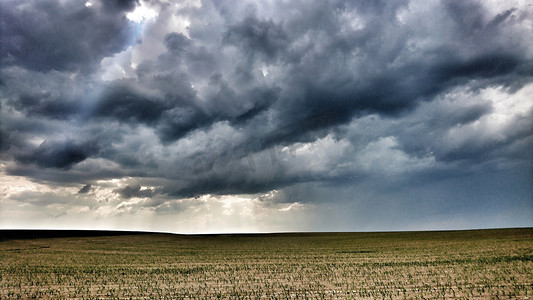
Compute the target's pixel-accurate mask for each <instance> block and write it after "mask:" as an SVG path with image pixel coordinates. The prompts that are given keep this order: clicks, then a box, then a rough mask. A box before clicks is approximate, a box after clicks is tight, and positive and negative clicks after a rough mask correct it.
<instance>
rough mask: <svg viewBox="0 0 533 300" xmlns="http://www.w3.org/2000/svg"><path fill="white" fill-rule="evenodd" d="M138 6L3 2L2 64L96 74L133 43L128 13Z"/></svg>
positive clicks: (111, 2) (119, 3) (127, 3)
mask: <svg viewBox="0 0 533 300" xmlns="http://www.w3.org/2000/svg"><path fill="white" fill-rule="evenodd" d="M136 2H137V1H101V2H100V1H98V2H97V3H95V5H93V6H91V7H86V6H85V5H84V2H83V1H53V0H50V1H49V0H47V1H24V2H20V1H3V3H2V4H0V5H1V10H2V13H1V15H2V18H1V21H0V22H1V23H0V28H1V30H2V32H1V33H2V34H1V35H2V47H0V49H1V50H0V55H1V57H2V59H1V64H2V66H13V65H18V66H22V67H24V68H28V69H31V70H36V71H45V72H46V71H50V70H66V71H88V70H90V69H94V67H95V64H98V63H99V62H100V60H101V59H102V58H104V57H106V56H109V55H112V54H113V53H116V52H118V51H121V50H122V49H124V47H125V45H127V44H129V43H131V42H132V41H131V40H130V37H131V33H132V32H133V30H134V27H133V26H132V25H131V23H130V22H129V21H128V20H127V19H126V17H125V12H127V11H128V10H131V9H132V8H133V7H134V6H135V3H136ZM101 29H103V30H101Z"/></svg>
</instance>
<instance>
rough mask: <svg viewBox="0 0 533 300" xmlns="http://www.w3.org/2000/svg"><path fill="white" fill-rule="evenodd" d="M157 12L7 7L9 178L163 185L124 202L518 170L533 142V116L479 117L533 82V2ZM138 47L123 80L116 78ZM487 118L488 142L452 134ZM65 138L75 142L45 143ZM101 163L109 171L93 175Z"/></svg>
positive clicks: (112, 5) (52, 4)
mask: <svg viewBox="0 0 533 300" xmlns="http://www.w3.org/2000/svg"><path fill="white" fill-rule="evenodd" d="M150 3H151V5H153V7H156V8H157V7H158V8H162V9H161V10H160V11H159V16H158V17H156V18H155V19H154V20H152V21H150V22H147V23H146V24H142V25H141V24H139V25H134V24H133V22H131V21H129V20H128V19H127V18H126V13H127V12H129V11H132V10H133V9H134V8H135V6H136V5H141V2H136V1H102V2H95V3H94V5H93V6H91V7H85V6H84V3H83V1H82V2H65V3H63V2H59V1H40V2H39V1H33V2H32V1H30V2H28V3H27V4H25V5H23V4H20V3H18V2H7V3H5V4H3V5H2V6H3V7H2V8H3V11H4V12H3V13H2V37H1V39H2V52H1V53H2V64H1V67H2V69H1V71H2V79H1V80H2V81H1V83H0V84H1V88H2V91H1V92H2V93H1V96H2V98H1V101H2V102H1V104H2V106H1V109H2V115H3V116H5V117H4V120H0V121H2V123H0V125H1V126H2V128H0V130H1V133H2V134H1V135H0V138H1V139H2V140H1V141H2V143H4V145H0V149H1V150H2V151H3V155H4V156H3V157H6V158H7V159H14V160H16V162H18V164H17V165H16V166H10V168H9V173H10V174H17V175H25V176H33V177H34V178H38V179H41V180H48V181H56V182H58V183H64V182H76V183H77V184H85V183H86V182H92V181H91V180H97V179H98V178H99V176H100V178H102V179H110V178H122V177H126V176H131V177H141V178H145V179H146V178H152V179H153V178H156V179H157V180H159V181H161V184H158V183H157V182H150V183H149V184H145V182H142V180H141V179H135V180H139V181H135V183H129V185H128V186H126V187H123V188H120V189H116V190H115V191H114V192H115V193H116V194H118V195H120V197H122V198H124V199H129V198H133V197H137V198H151V197H155V196H156V195H161V194H165V195H167V196H168V195H169V196H173V197H189V196H196V195H199V194H205V193H211V194H239V193H250V194H253V193H259V192H264V191H269V190H273V189H278V188H290V187H291V186H294V185H299V184H302V185H304V184H305V183H320V182H329V183H331V184H339V185H341V184H348V183H350V182H363V181H364V180H365V179H368V180H370V179H373V180H376V182H378V181H380V176H381V177H387V178H388V179H390V178H392V177H395V176H398V177H401V176H404V177H405V178H406V179H405V180H403V181H402V180H396V181H395V180H392V179H390V180H391V182H392V183H391V184H398V182H400V181H402V182H403V183H405V184H414V182H415V181H416V180H418V179H419V178H422V177H426V178H430V179H431V178H433V179H440V178H444V177H446V176H448V177H453V176H455V175H458V174H462V173H464V172H465V170H476V168H481V167H480V166H484V165H485V164H490V163H492V162H495V161H497V162H502V161H505V162H506V163H507V160H514V159H515V158H514V157H515V156H512V155H515V154H516V153H520V152H524V151H526V152H527V151H528V150H527V149H528V147H529V146H531V143H532V142H531V135H532V132H533V128H532V125H531V122H530V121H528V119H530V117H531V116H532V112H530V111H527V112H523V114H522V115H519V114H513V115H510V116H509V118H511V119H512V121H510V124H511V125H508V128H507V127H506V128H501V130H499V131H497V132H496V133H494V132H489V131H488V130H482V129H483V126H486V127H487V128H488V127H490V126H488V125H486V124H485V123H483V122H478V121H480V120H483V119H484V118H485V117H486V116H487V115H490V114H492V113H494V112H495V110H496V109H497V108H495V107H494V106H493V105H492V104H491V103H490V101H488V100H486V99H484V98H483V97H485V96H483V97H482V96H480V95H482V91H483V90H485V89H488V88H493V87H496V88H499V89H501V90H502V91H503V93H505V95H507V96H512V95H513V94H514V93H516V92H517V91H519V90H520V89H521V88H522V87H524V86H525V85H527V84H530V83H531V82H532V81H533V71H532V70H533V68H532V66H533V61H532V60H531V44H530V43H529V42H528V41H527V39H526V38H525V37H527V36H529V34H530V33H531V29H530V28H529V27H527V25H524V24H526V23H524V22H526V20H528V19H531V15H530V14H531V13H530V11H528V10H526V9H523V8H505V9H504V10H501V11H496V12H494V11H491V10H490V9H488V7H486V6H485V5H486V4H485V3H483V2H482V1H442V2H431V3H426V2H423V1H356V2H351V1H320V2H311V3H309V2H302V1H290V2H282V1H279V2H277V1H275V2H272V3H270V4H265V3H257V4H253V3H252V4H249V5H247V4H243V3H241V2H219V1H204V2H202V5H201V7H185V8H180V9H176V8H174V7H173V5H171V4H165V3H157V2H153V3H152V2H150ZM150 3H148V2H147V3H144V5H146V6H150ZM428 11H429V12H430V13H428ZM169 15H170V16H172V17H175V20H174V19H172V21H168V19H171V17H170V16H169ZM165 18H166V19H165ZM182 18H183V19H187V21H188V22H189V23H188V27H187V28H186V30H185V31H186V32H185V31H183V32H178V31H179V30H178V29H177V27H179V26H178V25H176V24H177V23H179V22H180V21H181V19H182ZM165 22H166V23H165ZM143 26H144V27H143ZM135 30H139V31H142V30H144V35H142V34H141V33H135V32H134V31H135ZM146 32H149V33H150V35H148V34H147V33H146ZM137 39H139V41H138V42H137ZM156 39H158V40H157V42H159V44H157V43H156V42H154V40H156ZM146 41H149V42H146ZM148 43H154V45H152V44H150V45H149V44H148ZM155 44H157V45H155ZM130 45H133V46H134V47H132V48H131V49H129V50H126V51H124V52H123V53H120V55H123V56H124V57H128V59H129V60H127V63H124V64H123V65H121V67H123V68H122V70H119V72H120V71H123V72H122V73H121V75H119V76H111V79H106V80H103V79H101V78H100V77H101V76H102V74H103V73H105V72H104V71H108V70H110V69H111V67H113V66H114V65H113V64H120V63H119V62H120V59H121V58H122V56H121V58H117V57H118V56H120V55H118V54H117V53H119V52H121V51H123V50H125V49H126V48H127V46H130ZM139 45H140V46H139ZM143 47H144V48H143ZM158 47H159V48H158ZM146 49H148V50H146ZM154 49H155V50H154ZM152 51H154V52H157V55H151V53H152ZM148 52H149V54H147V53H148ZM128 55H129V56H128ZM104 58H107V59H105V60H103V59H104ZM133 60H135V64H133ZM72 72H79V74H76V76H73V74H72ZM106 74H107V73H106ZM121 76H123V77H121ZM458 91H459V92H458ZM461 93H462V94H461ZM489 96H490V95H489ZM489 96H486V97H487V98H489ZM476 97H478V98H479V99H478V98H476ZM448 98H453V99H452V100H453V101H452V100H449V99H448ZM482 98H483V99H482ZM443 99H444V100H443ZM471 99H474V100H471ZM476 122H478V123H480V125H479V128H481V129H479V131H476V132H474V134H472V133H471V132H467V133H464V132H460V133H458V134H456V135H454V134H452V133H450V132H451V131H454V130H456V131H460V130H461V128H466V127H468V126H470V125H472V124H476ZM506 126H507V125H506ZM513 126H514V127H513ZM465 130H466V129H465ZM469 130H474V129H469ZM484 132H488V133H486V134H484ZM58 133H60V134H61V135H62V136H61V137H62V140H64V141H66V142H45V143H42V144H41V145H40V146H38V147H34V146H30V145H33V144H35V143H34V142H33V143H30V142H29V140H31V139H33V138H35V137H36V136H38V137H40V138H42V139H44V140H50V141H52V140H54V141H55V140H57V139H52V138H51V137H53V136H55V135H56V134H58ZM42 139H41V140H42ZM85 140H91V141H98V143H95V142H83V141H85ZM320 143H322V144H320ZM313 147H314V148H313ZM376 157H378V158H376ZM516 157H519V156H516ZM88 158H95V159H99V160H101V161H98V162H96V161H94V160H89V161H90V162H91V164H90V165H89V164H88V163H87V164H80V163H81V162H83V161H86V160H87V159H88ZM528 159H529V160H528ZM516 161H526V163H528V164H531V160H530V158H524V157H520V158H516V160H515V162H516ZM34 166H37V167H40V168H35V170H34V169H32V168H34ZM43 169H44V170H43ZM45 171H46V172H45ZM467 173H468V172H467ZM391 174H392V175H391ZM443 174H444V175H443ZM354 178H355V179H354ZM157 180H156V181H157ZM383 181H385V180H384V179H383ZM137 182H140V183H137ZM141 185H142V186H152V187H154V188H144V189H142V188H141ZM156 186H161V187H162V188H161V189H159V188H155V187H156ZM84 189H85V187H84V188H82V189H81V190H80V193H82V190H84ZM310 193H311V194H312V191H310ZM299 201H307V200H306V199H299ZM309 201H311V200H309Z"/></svg>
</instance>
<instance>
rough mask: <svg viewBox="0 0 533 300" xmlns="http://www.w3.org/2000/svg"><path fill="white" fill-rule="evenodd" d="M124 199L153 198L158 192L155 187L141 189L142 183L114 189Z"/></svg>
mask: <svg viewBox="0 0 533 300" xmlns="http://www.w3.org/2000/svg"><path fill="white" fill-rule="evenodd" d="M114 192H115V193H117V194H119V195H120V197H122V198H124V199H130V198H133V197H136V198H152V197H153V196H154V195H155V194H157V192H156V191H155V190H154V189H150V188H144V189H141V186H140V185H133V186H130V185H127V186H125V187H124V188H121V189H116V190H114Z"/></svg>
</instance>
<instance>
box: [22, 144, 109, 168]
mask: <svg viewBox="0 0 533 300" xmlns="http://www.w3.org/2000/svg"><path fill="white" fill-rule="evenodd" d="M98 151H99V147H98V144H97V143H95V142H92V141H91V142H84V143H76V142H73V141H66V142H60V143H55V142H48V141H45V142H43V143H41V145H39V147H37V148H35V149H32V150H30V151H29V153H20V154H17V155H15V159H16V160H17V161H19V162H21V163H23V164H29V163H34V164H36V165H37V166H39V167H41V168H56V169H69V168H70V167H72V166H73V165H75V164H77V163H80V162H82V161H84V160H85V159H87V158H88V157H90V156H91V155H94V154H96V153H98Z"/></svg>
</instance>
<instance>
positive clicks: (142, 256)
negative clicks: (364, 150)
mask: <svg viewBox="0 0 533 300" xmlns="http://www.w3.org/2000/svg"><path fill="white" fill-rule="evenodd" d="M0 234H4V238H3V239H1V238H2V237H1V236H0V298H2V299H4V298H8V299H9V298H31V297H37V298H161V297H167V298H232V299H276V298H311V299H324V298H325V299H336V298H392V299H397V298H400V299H402V298H409V299H412V298H419V299H423V298H450V297H455V298H461V297H463V298H469V299H472V298H483V299H484V298H495V299H498V298H499V299H531V298H532V297H533V229H531V228H525V229H497V230H472V231H441V232H389V233H284V234H281V233H280V234H250V235H171V234H129V235H114V236H71V237H55V238H39V237H35V236H34V237H33V238H31V239H29V238H26V239H16V238H13V237H8V238H6V236H7V235H6V233H5V231H4V232H0ZM11 235H12V233H11Z"/></svg>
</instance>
